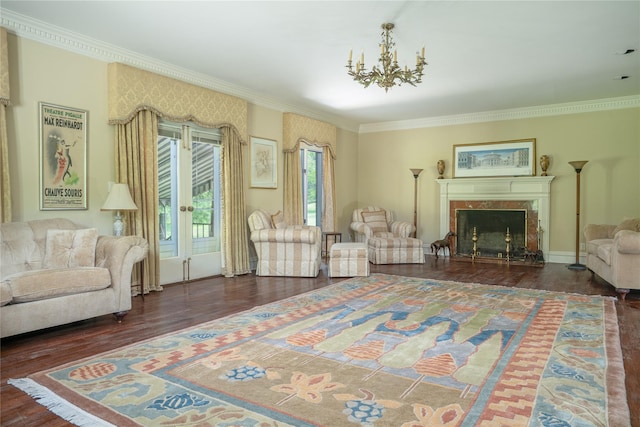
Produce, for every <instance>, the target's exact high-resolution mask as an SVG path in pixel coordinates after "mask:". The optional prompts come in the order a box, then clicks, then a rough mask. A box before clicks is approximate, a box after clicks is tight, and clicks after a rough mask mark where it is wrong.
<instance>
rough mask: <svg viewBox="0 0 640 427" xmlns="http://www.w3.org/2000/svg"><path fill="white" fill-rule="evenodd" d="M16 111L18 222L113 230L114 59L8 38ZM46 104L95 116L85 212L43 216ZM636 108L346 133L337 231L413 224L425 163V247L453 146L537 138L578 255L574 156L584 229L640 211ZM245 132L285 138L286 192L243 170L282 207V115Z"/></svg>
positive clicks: (13, 153)
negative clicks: (373, 209)
mask: <svg viewBox="0 0 640 427" xmlns="http://www.w3.org/2000/svg"><path fill="white" fill-rule="evenodd" d="M8 41H9V60H10V73H11V96H12V99H11V106H10V107H9V108H8V110H7V111H8V117H7V119H8V120H7V121H8V129H7V130H8V134H9V140H10V160H11V164H12V170H11V183H12V189H13V215H14V220H15V221H22V220H30V219H37V218H51V217H54V216H64V217H67V218H70V219H72V220H74V221H77V222H79V223H81V224H91V225H94V226H97V227H98V228H99V229H100V230H101V232H103V233H110V232H111V224H112V215H111V213H109V212H101V211H100V207H101V205H102V203H103V202H104V200H105V198H106V196H107V191H108V188H107V183H108V181H113V179H114V170H113V161H112V160H110V159H112V158H113V138H114V129H113V127H112V126H109V125H108V124H107V64H106V63H105V62H102V61H99V60H95V59H91V58H88V57H85V56H82V55H79V54H75V53H71V52H68V51H65V50H61V49H58V48H54V47H51V46H48V45H45V44H41V43H37V42H33V41H30V40H27V39H23V38H19V37H16V36H15V35H12V34H10V35H9V37H8ZM38 101H44V102H48V103H54V104H60V105H64V106H70V107H76V108H82V109H86V110H88V111H89V148H88V156H89V158H88V170H89V178H88V191H89V199H88V201H89V209H88V210H86V211H40V210H39V198H38V194H39V184H38V182H39V175H38V173H39V172H38V170H39V151H38V150H39V149H38V147H39V136H38V117H37V116H38ZM639 123H640V109H637V108H636V109H626V110H615V111H605V112H595V113H582V114H570V115H561V116H554V117H546V118H535V119H524V120H509V121H501V122H491V123H478V124H469V125H458V126H443V127H433V128H424V129H414V130H403V131H393V132H378V133H365V134H360V135H358V134H356V133H354V132H349V131H346V130H342V129H338V133H337V139H338V144H337V156H338V159H337V160H336V193H337V214H338V230H339V231H341V232H342V233H343V237H344V238H345V240H346V239H348V235H349V223H350V217H351V212H352V211H353V209H354V208H356V207H357V206H362V205H365V204H378V205H380V206H384V207H387V208H389V209H393V210H394V211H395V212H396V215H397V216H398V217H399V218H401V219H405V220H407V221H412V220H413V184H414V179H413V176H412V174H411V172H410V171H409V168H423V169H424V172H422V174H421V175H420V177H419V179H418V193H419V194H418V215H419V218H418V228H419V231H418V237H420V238H422V239H423V240H424V241H425V243H426V244H428V243H430V242H431V241H433V240H436V239H437V238H440V237H442V236H441V234H442V233H441V231H440V230H439V217H438V212H439V197H438V191H439V190H438V185H437V184H436V182H435V179H436V177H437V172H436V169H435V165H436V162H437V160H438V159H444V160H445V161H446V166H447V170H446V171H445V175H446V177H451V160H452V147H453V145H454V144H466V143H476V142H488V141H504V140H510V139H521V138H537V157H539V156H540V155H541V154H548V155H550V156H551V158H552V161H551V166H550V170H549V173H550V174H551V175H555V176H556V178H555V180H554V181H553V184H552V201H551V210H552V217H551V224H552V225H551V230H549V235H550V238H551V241H550V247H551V251H552V252H554V251H555V252H558V253H562V252H566V253H568V254H570V253H572V251H573V244H574V239H575V237H574V228H575V172H574V171H573V170H572V169H571V168H570V166H568V165H567V162H568V161H570V160H582V159H587V160H589V163H588V164H587V166H586V167H585V169H584V172H583V174H582V184H583V186H582V188H583V192H582V195H583V209H582V223H583V224H584V223H587V222H602V223H605V222H606V223H616V222H618V221H619V220H621V219H622V218H623V217H624V216H640V190H638V189H639V188H640V168H638V165H640V129H639V128H640V124H639ZM247 131H248V134H249V135H254V136H258V137H262V138H269V139H274V140H277V141H278V147H279V150H278V152H279V157H278V188H277V189H275V190H270V189H258V188H250V181H249V175H248V170H249V168H248V162H249V158H248V157H249V156H248V153H249V150H248V147H247V150H246V151H245V154H246V156H245V162H246V163H247V167H246V169H245V170H246V171H247V172H246V175H245V183H246V184H245V185H246V187H247V211H248V213H250V212H251V211H252V210H253V209H255V208H258V207H259V208H264V209H266V210H268V211H271V212H276V211H277V210H279V209H282V204H283V195H282V182H283V179H282V178H283V177H282V166H283V156H282V152H281V151H282V150H281V148H282V112H281V111H276V110H273V109H269V108H266V107H262V106H257V105H252V104H249V111H248V129H247Z"/></svg>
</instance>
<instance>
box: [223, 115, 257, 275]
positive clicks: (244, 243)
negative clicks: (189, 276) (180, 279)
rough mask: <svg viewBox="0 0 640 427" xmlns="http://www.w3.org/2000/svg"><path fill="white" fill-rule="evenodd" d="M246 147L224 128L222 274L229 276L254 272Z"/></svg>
mask: <svg viewBox="0 0 640 427" xmlns="http://www.w3.org/2000/svg"><path fill="white" fill-rule="evenodd" d="M242 145H243V144H242V141H241V140H240V138H239V137H238V136H237V135H236V133H235V132H233V129H231V128H228V127H224V128H222V195H223V196H222V197H223V200H222V210H223V212H222V246H223V247H222V274H224V275H225V277H233V276H235V275H237V274H247V273H250V272H251V267H250V265H249V246H248V242H249V236H248V235H247V225H246V221H245V218H246V217H247V209H246V205H245V203H244V172H243V168H244V166H243V165H244V162H243V160H242ZM226 236H229V237H230V238H226Z"/></svg>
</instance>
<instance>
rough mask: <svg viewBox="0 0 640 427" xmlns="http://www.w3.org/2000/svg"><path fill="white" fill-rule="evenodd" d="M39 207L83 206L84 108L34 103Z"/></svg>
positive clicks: (85, 170)
mask: <svg viewBox="0 0 640 427" xmlns="http://www.w3.org/2000/svg"><path fill="white" fill-rule="evenodd" d="M38 107H39V110H40V114H39V120H40V210H75V209H87V208H88V207H87V135H88V132H87V126H88V124H89V121H88V115H89V112H88V111H86V110H79V109H77V108H69V107H62V106H60V105H54V104H47V103H44V102H40V103H39V104H38Z"/></svg>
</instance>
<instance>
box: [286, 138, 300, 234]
mask: <svg viewBox="0 0 640 427" xmlns="http://www.w3.org/2000/svg"><path fill="white" fill-rule="evenodd" d="M283 179H284V183H283V185H282V188H283V192H284V219H285V222H286V223H287V224H298V225H300V224H302V222H303V220H304V214H303V211H302V171H301V170H300V145H299V144H297V145H296V146H294V147H293V148H292V149H290V150H284V175H283Z"/></svg>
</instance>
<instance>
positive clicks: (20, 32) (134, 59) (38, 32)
mask: <svg viewBox="0 0 640 427" xmlns="http://www.w3.org/2000/svg"><path fill="white" fill-rule="evenodd" d="M0 25H2V26H3V27H5V28H6V29H7V31H8V32H10V33H13V34H15V35H17V36H19V37H23V38H25V39H30V40H33V41H37V42H40V43H43V44H48V45H50V46H54V47H57V48H60V49H64V50H68V51H71V52H74V53H77V54H79V55H83V56H88V57H91V58H94V59H97V60H100V61H104V62H107V63H109V62H121V63H124V64H127V65H131V66H134V67H137V68H140V69H143V70H146V71H151V72H154V73H156V74H160V75H163V76H167V77H171V78H174V79H177V80H180V81H184V82H187V83H191V84H194V85H197V86H201V87H204V88H207V89H211V90H215V91H218V92H221V93H225V94H227V95H232V96H236V97H238V98H241V99H244V100H245V101H247V102H249V103H252V104H255V105H258V106H261V107H265V108H269V109H272V110H276V111H281V112H288V111H293V112H296V113H297V114H302V115H305V116H307V117H310V118H313V119H317V120H321V121H326V122H329V123H332V124H334V125H335V126H337V127H339V128H341V129H344V130H347V131H351V132H355V133H372V132H383V131H396V130H407V129H419V128H428V127H439V126H454V125H462V124H470V123H481V122H493V121H501V120H516V119H527V118H535V117H546V116H557V115H563V114H577V113H586V112H594V111H604V110H617V109H623V108H637V107H640V95H634V96H627V97H620V98H609V99H598V100H591V101H581V102H574V103H565V104H554V105H541V106H535V107H526V108H516V109H508V110H496V111H485V112H478V113H468V114H457V115H450V116H439V117H425V118H420V119H411V120H398V121H391V122H378V123H366V124H361V125H358V124H357V123H355V122H353V121H351V120H347V119H345V118H344V117H342V116H339V115H332V114H326V113H320V112H318V111H316V110H309V109H308V108H306V107H301V106H298V105H293V104H287V103H283V102H282V101H279V100H277V99H274V98H272V97H268V96H265V95H262V94H259V93H256V92H255V91H254V90H249V89H247V88H245V87H241V86H238V85H234V84H232V83H229V82H226V81H224V80H219V79H216V78H214V77H212V76H210V75H206V74H203V73H196V72H194V71H191V70H188V69H185V68H182V67H178V66H176V65H174V64H170V63H167V62H163V61H159V60H157V59H155V58H152V57H149V56H145V55H141V54H139V53H136V52H133V51H129V50H126V49H122V48H120V47H117V46H114V45H111V44H108V43H104V42H102V41H99V40H96V39H92V38H89V37H86V36H83V35H81V34H78V33H74V32H71V31H68V30H66V29H64V28H61V27H57V26H55V25H51V24H48V23H46V22H43V21H40V20H37V19H33V18H30V17H27V16H24V15H21V14H18V13H15V12H13V11H10V10H7V9H4V8H2V7H0Z"/></svg>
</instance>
